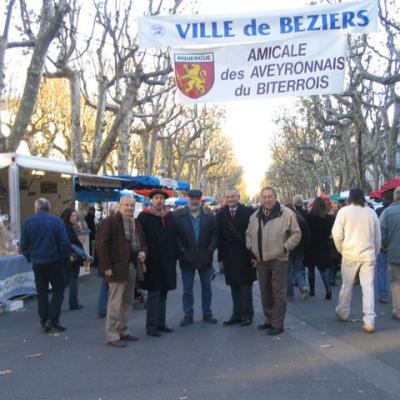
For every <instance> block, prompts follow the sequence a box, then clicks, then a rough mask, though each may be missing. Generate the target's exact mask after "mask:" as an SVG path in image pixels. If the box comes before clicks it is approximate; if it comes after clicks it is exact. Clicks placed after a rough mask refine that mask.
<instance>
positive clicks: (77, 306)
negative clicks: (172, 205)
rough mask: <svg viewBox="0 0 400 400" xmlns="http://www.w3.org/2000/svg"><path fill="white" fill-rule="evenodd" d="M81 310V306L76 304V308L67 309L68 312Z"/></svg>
mask: <svg viewBox="0 0 400 400" xmlns="http://www.w3.org/2000/svg"><path fill="white" fill-rule="evenodd" d="M82 308H83V305H82V304H78V305H76V306H72V307H71V306H70V307H69V311H75V310H81V309H82Z"/></svg>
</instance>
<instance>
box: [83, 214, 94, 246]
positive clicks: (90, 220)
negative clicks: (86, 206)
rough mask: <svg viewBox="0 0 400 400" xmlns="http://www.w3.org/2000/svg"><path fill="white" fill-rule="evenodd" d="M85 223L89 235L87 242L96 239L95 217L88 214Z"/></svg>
mask: <svg viewBox="0 0 400 400" xmlns="http://www.w3.org/2000/svg"><path fill="white" fill-rule="evenodd" d="M85 221H86V224H87V227H88V229H89V230H90V233H89V240H95V239H96V221H95V216H94V215H93V214H90V213H88V214H87V215H86V217H85Z"/></svg>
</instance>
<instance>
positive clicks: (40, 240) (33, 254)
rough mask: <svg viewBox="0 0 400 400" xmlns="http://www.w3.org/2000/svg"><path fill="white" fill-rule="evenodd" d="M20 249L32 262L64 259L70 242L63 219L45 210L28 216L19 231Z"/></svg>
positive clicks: (49, 261) (40, 262) (41, 262)
mask: <svg viewBox="0 0 400 400" xmlns="http://www.w3.org/2000/svg"><path fill="white" fill-rule="evenodd" d="M21 251H22V254H23V255H24V256H25V258H26V259H27V260H28V261H29V262H31V263H32V264H47V263H51V262H53V261H60V260H66V259H67V258H68V254H69V251H70V244H69V240H68V235H67V231H66V229H65V225H64V221H63V220H62V219H61V218H59V217H56V216H54V215H51V214H49V213H48V212H47V211H39V212H37V213H36V214H35V215H33V216H32V217H30V218H28V219H27V220H26V222H25V224H24V226H23V229H22V233H21Z"/></svg>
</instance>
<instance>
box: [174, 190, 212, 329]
mask: <svg viewBox="0 0 400 400" xmlns="http://www.w3.org/2000/svg"><path fill="white" fill-rule="evenodd" d="M202 196H203V194H202V192H201V191H200V190H190V191H189V193H188V197H189V205H188V206H186V207H184V208H182V209H180V210H178V211H176V212H175V213H174V220H175V225H176V229H177V233H178V239H179V247H180V257H179V265H180V267H181V273H182V283H183V311H184V313H185V316H184V318H183V319H182V321H181V326H188V325H191V324H192V323H193V303H194V298H193V283H194V275H195V272H196V270H197V271H198V273H199V276H200V281H201V303H202V308H203V321H204V322H208V323H212V324H215V323H217V320H216V319H215V318H214V317H213V315H212V311H211V297H212V292H211V277H212V273H213V268H212V260H213V254H214V250H215V248H216V242H217V230H216V224H215V219H214V216H213V215H212V214H211V213H210V212H209V211H207V210H206V209H205V208H203V207H201V198H202Z"/></svg>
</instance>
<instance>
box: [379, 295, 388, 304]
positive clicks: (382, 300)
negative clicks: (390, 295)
mask: <svg viewBox="0 0 400 400" xmlns="http://www.w3.org/2000/svg"><path fill="white" fill-rule="evenodd" d="M378 301H379V303H383V304H386V303H387V302H388V300H387V297H386V296H381V297H379V300H378Z"/></svg>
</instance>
